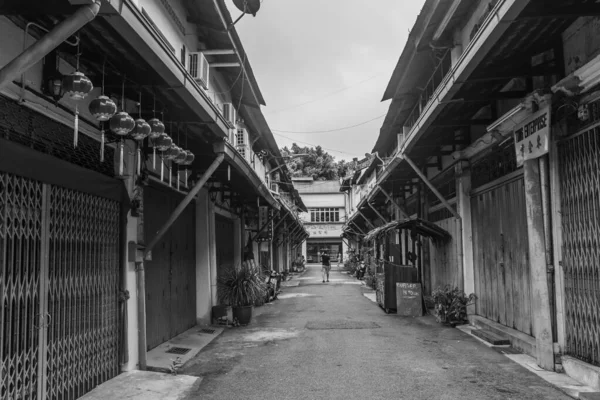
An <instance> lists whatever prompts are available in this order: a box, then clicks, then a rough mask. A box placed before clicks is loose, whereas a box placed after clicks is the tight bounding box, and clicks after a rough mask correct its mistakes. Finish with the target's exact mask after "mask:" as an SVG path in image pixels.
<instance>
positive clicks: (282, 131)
mask: <svg viewBox="0 0 600 400" xmlns="http://www.w3.org/2000/svg"><path fill="white" fill-rule="evenodd" d="M386 115H387V113H385V114H382V115H379V116H377V117H375V118H371V119H370V120H368V121H364V122H360V123H358V124H355V125H350V126H345V127H343V128H336V129H329V130H324V131H284V130H280V129H271V131H272V132H280V133H299V134H314V133H331V132H339V131H344V130H347V129H352V128H356V127H359V126H362V125H366V124H368V123H369V122H373V121H376V120H378V119H381V118H383V117H385V116H386Z"/></svg>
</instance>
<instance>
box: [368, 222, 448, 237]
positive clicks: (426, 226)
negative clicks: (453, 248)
mask: <svg viewBox="0 0 600 400" xmlns="http://www.w3.org/2000/svg"><path fill="white" fill-rule="evenodd" d="M394 229H410V230H411V232H414V233H416V234H417V235H421V236H425V237H428V238H430V239H433V240H434V241H441V242H443V241H446V240H449V239H450V238H451V237H452V235H450V233H448V232H447V231H446V230H444V229H442V228H440V227H439V226H437V225H436V224H434V223H433V222H429V221H425V220H423V219H421V218H407V219H402V220H399V221H392V222H390V223H387V224H385V225H382V226H379V227H377V228H375V229H373V230H371V231H370V232H369V233H367V235H366V236H365V238H364V240H365V241H371V240H374V239H377V238H380V237H381V236H383V235H385V234H386V233H388V232H389V231H391V230H394Z"/></svg>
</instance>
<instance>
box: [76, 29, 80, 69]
mask: <svg viewBox="0 0 600 400" xmlns="http://www.w3.org/2000/svg"><path fill="white" fill-rule="evenodd" d="M77 38H78V40H77V67H76V68H75V70H76V71H79V56H80V55H81V53H80V52H79V36H78V37H77Z"/></svg>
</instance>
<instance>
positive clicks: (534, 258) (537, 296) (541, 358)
mask: <svg viewBox="0 0 600 400" xmlns="http://www.w3.org/2000/svg"><path fill="white" fill-rule="evenodd" d="M523 167H524V173H525V174H524V175H525V200H526V208H527V232H528V237H529V268H530V276H531V303H532V304H531V305H532V312H533V314H534V320H533V325H534V326H533V328H534V329H533V330H534V333H535V341H536V353H537V357H536V358H537V363H538V365H539V366H540V367H542V368H544V369H545V370H548V371H553V370H554V346H553V340H552V318H551V315H550V301H549V296H548V278H547V272H546V246H545V238H544V216H543V213H542V191H541V182H540V167H539V160H537V159H535V160H527V161H525V163H524V166H523Z"/></svg>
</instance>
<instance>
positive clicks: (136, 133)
mask: <svg viewBox="0 0 600 400" xmlns="http://www.w3.org/2000/svg"><path fill="white" fill-rule="evenodd" d="M151 130H152V128H151V127H150V124H148V123H147V122H146V121H145V120H144V119H142V118H138V119H136V120H135V126H134V127H133V130H132V131H131V137H132V138H133V140H135V141H136V142H137V157H136V158H137V174H138V175H139V174H140V173H141V171H142V142H143V141H144V139H146V137H148V135H149V134H150V131H151Z"/></svg>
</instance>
